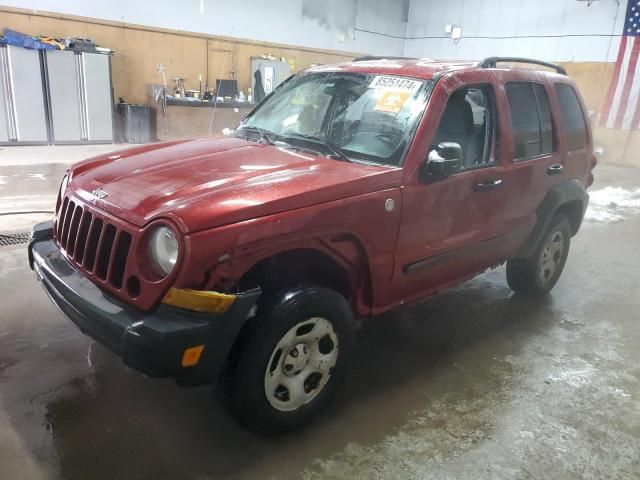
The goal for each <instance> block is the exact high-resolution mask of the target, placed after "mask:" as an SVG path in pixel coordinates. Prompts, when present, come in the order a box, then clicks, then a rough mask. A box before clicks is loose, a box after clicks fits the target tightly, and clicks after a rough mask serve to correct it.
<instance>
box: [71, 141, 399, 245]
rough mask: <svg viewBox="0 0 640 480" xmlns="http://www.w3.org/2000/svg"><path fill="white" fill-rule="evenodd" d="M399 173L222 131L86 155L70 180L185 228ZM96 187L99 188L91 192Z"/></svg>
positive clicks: (284, 206)
mask: <svg viewBox="0 0 640 480" xmlns="http://www.w3.org/2000/svg"><path fill="white" fill-rule="evenodd" d="M401 175H402V170H401V169H399V168H389V167H383V166H371V165H363V164H357V163H349V162H342V161H339V160H333V159H329V158H325V157H323V156H317V155H313V154H309V153H306V152H299V151H292V150H288V149H281V148H277V147H274V146H269V145H263V144H260V143H255V142H248V141H246V140H242V139H238V138H223V139H203V140H191V141H180V142H169V143H162V144H154V145H146V146H143V147H137V148H132V149H128V150H124V151H121V152H116V153H113V154H108V155H103V156H99V157H95V158H92V159H89V160H85V161H83V162H80V163H78V164H76V165H74V167H73V168H72V170H71V182H70V184H69V188H70V189H72V190H73V191H74V193H75V194H76V195H78V196H79V197H80V198H82V199H83V200H84V201H86V202H88V203H91V204H94V205H96V207H98V208H100V209H102V210H104V211H106V212H107V213H110V214H112V215H114V216H116V217H118V218H121V219H123V220H125V221H127V222H130V223H132V224H134V225H137V226H139V227H142V226H144V225H145V224H147V223H148V222H150V221H152V220H154V219H157V218H162V217H166V218H172V219H174V220H175V221H176V222H177V223H178V224H179V227H180V228H181V230H182V231H183V232H184V233H188V232H194V231H199V230H204V229H207V228H212V227H217V226H221V225H226V224H230V223H235V222H239V221H242V220H248V219H251V218H257V217H262V216H265V215H270V214H273V213H278V212H282V211H285V210H294V209H297V208H302V207H306V206H310V205H314V204H319V203H324V202H330V201H332V200H337V199H340V198H345V197H351V196H355V195H359V194H363V193H367V192H371V191H376V190H381V189H385V188H391V187H393V186H397V185H399V184H400V179H401ZM97 188H101V190H102V195H98V196H96V195H94V194H93V193H92V192H93V191H94V190H95V189H97ZM105 193H106V196H104V197H103V198H98V197H102V196H103V195H104V194H105Z"/></svg>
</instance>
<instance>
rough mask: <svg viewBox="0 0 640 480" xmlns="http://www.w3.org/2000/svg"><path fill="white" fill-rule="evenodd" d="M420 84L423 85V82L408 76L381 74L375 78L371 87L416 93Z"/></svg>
mask: <svg viewBox="0 0 640 480" xmlns="http://www.w3.org/2000/svg"><path fill="white" fill-rule="evenodd" d="M420 85H422V82H418V81H416V80H411V79H408V78H400V77H385V76H383V75H379V76H377V77H375V78H374V79H373V81H372V82H371V84H370V85H369V88H376V89H382V90H393V91H396V92H409V93H415V92H416V91H417V90H418V89H419V88H420Z"/></svg>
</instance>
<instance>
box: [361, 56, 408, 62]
mask: <svg viewBox="0 0 640 480" xmlns="http://www.w3.org/2000/svg"><path fill="white" fill-rule="evenodd" d="M369 60H416V59H415V58H411V57H393V56H390V57H377V56H375V55H366V56H364V57H356V58H354V59H353V60H351V61H352V62H367V61H369Z"/></svg>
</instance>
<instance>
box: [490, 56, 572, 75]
mask: <svg viewBox="0 0 640 480" xmlns="http://www.w3.org/2000/svg"><path fill="white" fill-rule="evenodd" d="M498 62H509V63H511V62H515V63H531V64H533V65H541V66H543V67H547V68H552V69H554V70H555V71H556V72H558V73H560V74H562V75H566V74H567V71H566V70H565V69H564V67H563V66H561V65H557V64H555V63H550V62H543V61H542V60H534V59H531V58H520V57H489V58H485V59H484V60H482V61H481V62H480V63H479V64H478V67H480V68H496V64H497V63H498Z"/></svg>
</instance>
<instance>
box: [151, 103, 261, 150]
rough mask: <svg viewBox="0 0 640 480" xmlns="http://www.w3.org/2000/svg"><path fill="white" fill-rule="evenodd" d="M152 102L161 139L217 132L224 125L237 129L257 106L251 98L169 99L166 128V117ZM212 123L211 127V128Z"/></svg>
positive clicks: (219, 131)
mask: <svg viewBox="0 0 640 480" xmlns="http://www.w3.org/2000/svg"><path fill="white" fill-rule="evenodd" d="M152 105H154V108H155V119H156V120H155V122H156V136H157V137H158V140H178V139H182V138H197V137H208V136H218V135H220V134H221V133H222V130H223V129H224V128H231V129H234V128H235V127H237V126H238V123H239V122H240V120H242V118H243V117H244V115H246V114H247V113H248V112H250V111H251V109H252V108H253V107H254V104H253V103H249V102H218V103H217V104H214V102H202V101H193V100H179V99H168V100H167V124H168V129H169V131H168V132H166V131H165V125H164V120H163V118H162V115H160V110H159V108H158V106H157V104H155V102H154V103H152ZM214 105H215V106H214ZM212 116H213V122H212V120H211V117H212ZM210 126H211V128H209V127H210ZM209 131H211V133H209Z"/></svg>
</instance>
